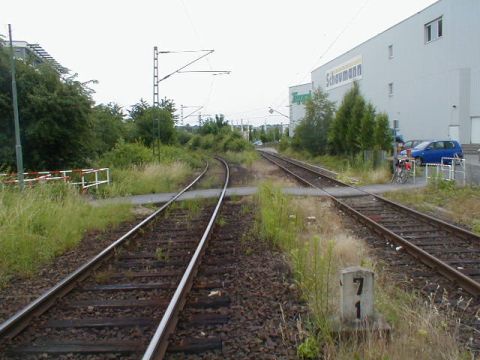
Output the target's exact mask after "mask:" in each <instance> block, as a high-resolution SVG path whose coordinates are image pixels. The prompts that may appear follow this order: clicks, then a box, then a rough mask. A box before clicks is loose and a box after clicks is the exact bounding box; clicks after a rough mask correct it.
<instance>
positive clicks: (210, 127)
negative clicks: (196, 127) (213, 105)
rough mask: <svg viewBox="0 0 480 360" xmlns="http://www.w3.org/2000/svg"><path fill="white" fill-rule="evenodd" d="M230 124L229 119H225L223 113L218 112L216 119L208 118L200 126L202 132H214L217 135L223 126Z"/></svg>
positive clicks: (203, 133)
mask: <svg viewBox="0 0 480 360" xmlns="http://www.w3.org/2000/svg"><path fill="white" fill-rule="evenodd" d="M227 126H228V121H227V120H225V116H224V115H223V114H216V115H215V119H212V118H208V119H207V120H206V121H205V122H204V123H203V124H202V126H201V127H200V134H202V135H207V134H213V135H217V134H218V133H219V132H220V131H221V130H222V128H224V127H227Z"/></svg>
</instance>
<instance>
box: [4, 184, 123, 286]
mask: <svg viewBox="0 0 480 360" xmlns="http://www.w3.org/2000/svg"><path fill="white" fill-rule="evenodd" d="M131 216H132V212H131V205H129V204H109V205H103V206H98V207H93V206H91V205H90V204H88V203H87V201H86V200H85V199H84V198H82V196H81V195H79V194H78V192H77V190H76V189H73V188H71V187H68V186H67V185H65V184H45V185H40V186H37V187H34V188H27V189H25V191H24V192H22V193H19V192H18V190H15V189H5V190H3V191H0V286H2V284H5V283H6V282H7V281H8V279H9V278H10V277H11V276H12V275H15V274H19V275H29V274H32V273H33V272H34V271H35V270H36V269H37V268H38V267H39V266H40V265H42V264H45V263H47V262H48V261H50V260H51V259H53V258H54V257H55V256H58V255H60V254H62V253H63V252H65V251H66V250H68V249H71V248H73V247H74V246H75V245H76V244H78V243H79V242H80V240H81V239H82V237H83V235H84V234H85V232H86V231H88V230H94V229H95V230H104V229H106V228H107V227H109V226H115V225H117V224H119V223H120V222H122V221H125V220H128V219H130V218H131Z"/></svg>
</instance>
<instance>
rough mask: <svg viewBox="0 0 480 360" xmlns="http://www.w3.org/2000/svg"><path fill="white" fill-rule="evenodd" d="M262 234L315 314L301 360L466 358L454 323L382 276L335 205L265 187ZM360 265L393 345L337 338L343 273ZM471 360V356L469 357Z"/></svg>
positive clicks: (369, 339)
mask: <svg viewBox="0 0 480 360" xmlns="http://www.w3.org/2000/svg"><path fill="white" fill-rule="evenodd" d="M257 202H258V216H257V222H256V233H257V234H258V235H259V236H260V238H261V239H263V240H264V241H269V242H270V243H272V244H273V245H275V246H278V247H280V248H281V249H282V250H283V251H284V252H285V253H286V254H287V256H288V258H289V260H290V262H291V266H292V269H293V273H294V274H295V280H296V282H297V284H298V286H299V288H300V289H301V291H302V294H303V297H304V298H305V300H306V301H307V302H308V304H309V307H310V309H311V319H310V321H309V322H308V323H307V324H306V325H305V328H306V329H308V331H305V332H303V334H301V335H302V336H303V342H302V343H301V344H299V347H298V356H299V357H300V358H304V359H316V358H322V359H414V358H418V359H461V358H465V356H467V355H468V354H466V353H464V352H462V350H461V348H460V346H459V344H458V343H457V341H456V336H455V335H456V334H455V330H456V329H453V333H452V330H451V329H449V326H450V324H452V323H454V321H453V315H452V318H449V317H448V316H446V315H445V314H444V313H443V312H442V313H441V312H439V311H438V309H437V308H436V305H435V304H434V303H433V301H432V302H429V303H425V302H423V301H422V300H421V299H420V298H419V297H417V296H415V295H414V294H412V293H409V292H405V291H403V290H402V289H401V288H400V287H399V286H398V284H394V283H393V282H392V281H390V279H388V277H387V276H386V275H385V274H384V273H383V272H382V271H381V270H380V265H378V264H376V263H375V262H374V261H373V260H372V259H371V258H370V257H369V256H368V252H367V249H366V245H365V244H364V243H363V242H362V241H360V240H359V239H356V238H355V237H353V236H351V235H349V234H347V233H345V231H344V229H343V226H342V223H341V219H340V218H339V216H338V215H337V213H336V212H335V211H332V209H331V208H330V206H331V205H330V203H329V202H325V201H323V202H322V201H321V200H318V199H298V198H297V199H292V198H289V197H287V196H285V195H284V194H282V193H281V191H280V189H279V188H275V187H272V186H271V185H265V184H264V185H262V186H261V187H260V191H259V194H258V196H257ZM354 265H361V266H364V267H369V268H372V269H374V270H375V272H376V286H375V293H376V301H375V306H376V309H377V310H378V311H379V312H380V313H382V314H383V315H384V316H385V317H386V319H387V321H388V322H389V323H390V325H391V326H392V327H393V339H392V340H391V341H389V340H387V339H385V338H379V337H375V336H373V334H367V337H366V339H365V340H364V341H362V342H355V341H352V340H349V339H338V338H335V337H334V336H333V335H332V333H331V331H330V329H331V320H330V319H332V318H333V317H335V316H338V313H339V310H338V309H339V286H338V279H339V271H340V270H341V269H343V268H345V267H347V266H354ZM467 358H468V357H467Z"/></svg>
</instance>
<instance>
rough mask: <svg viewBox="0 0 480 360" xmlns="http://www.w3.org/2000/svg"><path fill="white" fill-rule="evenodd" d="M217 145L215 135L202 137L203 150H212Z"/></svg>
mask: <svg viewBox="0 0 480 360" xmlns="http://www.w3.org/2000/svg"><path fill="white" fill-rule="evenodd" d="M214 145H215V136H214V135H213V134H207V135H205V136H203V137H202V141H201V148H202V149H205V150H209V149H212V148H213V146H214Z"/></svg>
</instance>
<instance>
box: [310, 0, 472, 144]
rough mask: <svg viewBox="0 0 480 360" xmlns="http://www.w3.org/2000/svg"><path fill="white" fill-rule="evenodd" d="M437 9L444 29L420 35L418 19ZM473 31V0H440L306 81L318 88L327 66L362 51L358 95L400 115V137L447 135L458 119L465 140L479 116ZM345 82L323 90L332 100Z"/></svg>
mask: <svg viewBox="0 0 480 360" xmlns="http://www.w3.org/2000/svg"><path fill="white" fill-rule="evenodd" d="M440 17H442V20H443V36H442V37H441V38H438V39H437V40H433V41H431V42H429V43H426V40H425V25H426V24H427V23H429V22H431V21H433V20H435V19H437V18H440ZM479 39H480V1H479V0H440V1H438V2H436V3H435V4H433V5H431V6H430V7H428V8H426V9H424V10H422V11H421V12H419V13H417V14H415V15H413V16H412V17H410V18H408V19H406V20H404V21H402V22H401V23H399V24H397V25H395V26H393V27H391V28H390V29H388V30H386V31H384V32H383V33H381V34H379V35H377V36H375V37H373V38H371V39H370V40H368V41H366V42H364V43H362V44H360V45H359V46H357V47H355V48H353V49H352V50H350V51H348V52H346V53H344V54H342V55H341V56H339V57H337V58H336V59H334V60H332V61H330V62H328V63H327V64H325V65H323V66H321V67H319V68H317V69H315V70H314V71H313V72H312V82H313V85H314V88H317V87H319V86H320V87H322V88H323V89H325V88H326V73H327V71H329V70H330V69H332V68H335V66H339V65H340V64H343V63H345V62H348V61H349V60H351V59H353V58H355V57H358V56H361V58H362V78H361V79H360V80H358V83H359V85H360V89H361V91H362V93H363V95H364V96H365V98H366V99H367V100H369V101H371V102H372V103H373V104H374V105H375V106H376V108H377V111H378V112H381V111H382V112H383V111H384V112H387V113H388V115H389V118H390V122H393V120H399V121H400V132H401V133H402V134H403V135H404V137H405V138H407V139H423V138H448V136H449V127H450V126H452V125H459V137H460V141H461V142H462V143H470V140H471V117H472V116H480V41H479ZM390 45H391V46H392V48H393V56H392V57H390V56H389V46H390ZM389 83H392V84H393V94H391V95H390V94H389ZM351 86H352V84H351V83H350V84H346V85H341V86H338V87H336V88H332V89H328V88H327V89H326V91H327V92H328V94H329V97H330V99H331V100H333V101H336V102H337V106H338V105H339V104H340V102H341V100H342V98H343V95H344V94H345V92H346V91H348V89H350V88H351Z"/></svg>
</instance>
